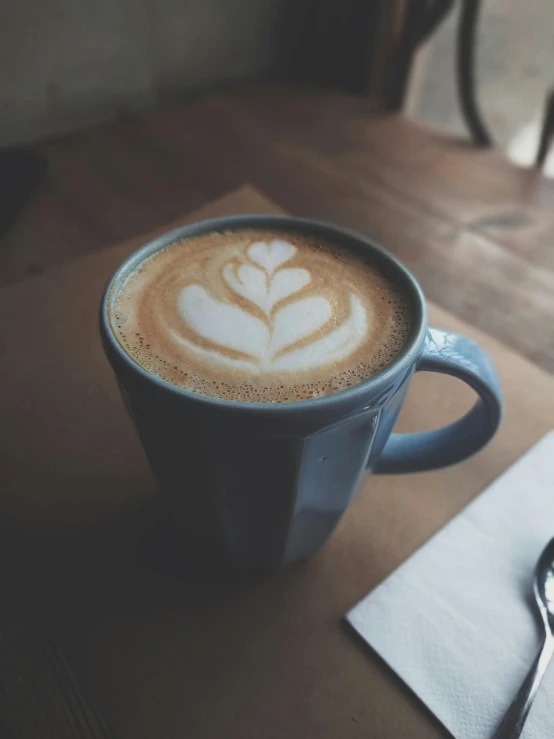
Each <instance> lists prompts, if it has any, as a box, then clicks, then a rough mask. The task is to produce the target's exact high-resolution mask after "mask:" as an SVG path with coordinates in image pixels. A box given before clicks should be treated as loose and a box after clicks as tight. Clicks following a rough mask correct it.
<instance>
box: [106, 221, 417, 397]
mask: <svg viewBox="0 0 554 739" xmlns="http://www.w3.org/2000/svg"><path fill="white" fill-rule="evenodd" d="M114 297H115V301H114V303H113V307H112V312H111V315H110V321H111V325H112V329H113V331H114V334H115V335H116V337H117V339H118V341H119V343H120V345H121V346H122V347H123V349H124V350H125V352H127V354H128V355H129V356H130V357H131V358H132V359H134V360H135V362H137V363H138V364H139V365H141V366H142V367H143V368H144V369H146V370H147V371H148V372H151V373H153V374H155V375H158V376H159V377H161V378H163V379H164V380H167V381H168V382H170V383H173V384H174V385H177V386H179V387H182V388H184V389H186V390H189V391H192V392H195V393H200V394H203V395H208V396H212V397H217V398H222V399H225V400H235V401H242V402H266V403H267V402H269V403H272V402H273V403H286V402H291V401H297V400H306V399H309V398H315V397H320V396H323V395H330V394H332V393H334V392H337V391H339V390H344V389H346V388H348V387H350V386H352V385H356V384H358V383H360V382H363V381H364V380H366V379H368V378H369V377H371V376H372V375H374V374H375V373H377V372H379V371H380V370H381V369H383V368H384V367H386V366H387V365H388V364H390V363H391V362H392V361H393V360H394V358H395V357H396V356H397V355H398V353H399V352H400V351H401V350H402V348H403V346H404V345H405V343H406V341H407V339H408V336H409V334H410V329H411V307H410V301H409V298H408V296H407V295H406V294H405V293H403V292H402V290H401V289H400V288H399V287H398V286H397V285H395V284H393V283H392V282H390V281H389V280H388V279H387V278H386V277H385V276H384V275H383V274H381V273H380V272H379V271H378V270H377V269H375V268H374V267H373V266H372V264H371V262H370V261H369V258H368V261H365V260H364V258H363V256H360V255H356V254H353V253H351V252H349V251H347V250H343V249H341V248H339V247H337V246H334V245H332V244H330V243H326V242H324V241H321V240H319V239H314V238H313V237H311V236H309V235H303V234H296V233H289V232H282V233H281V232H277V231H266V230H261V229H260V230H236V231H228V232H211V233H207V234H203V235H200V236H196V237H192V238H189V239H184V240H182V241H178V242H176V243H174V244H171V245H170V246H167V247H165V248H163V249H161V250H159V251H157V252H155V253H154V254H152V255H151V256H150V257H147V258H146V259H145V260H144V261H143V262H141V263H140V264H139V266H138V267H137V268H136V269H135V270H134V271H133V272H132V273H131V274H130V275H129V277H128V278H127V279H126V281H125V282H124V284H123V285H122V286H121V287H120V288H119V291H118V293H117V295H115V296H114Z"/></svg>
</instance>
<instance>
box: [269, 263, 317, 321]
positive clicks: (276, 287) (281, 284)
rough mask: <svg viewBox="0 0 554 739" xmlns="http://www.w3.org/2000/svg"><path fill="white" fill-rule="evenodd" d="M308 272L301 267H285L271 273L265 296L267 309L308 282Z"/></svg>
mask: <svg viewBox="0 0 554 739" xmlns="http://www.w3.org/2000/svg"><path fill="white" fill-rule="evenodd" d="M310 279H311V278H310V273H309V272H308V270H307V269H303V268H302V267H285V268H284V269H280V270H279V271H278V272H277V273H276V274H274V275H273V278H272V280H271V284H270V287H269V295H268V296H267V303H266V306H267V311H268V312H269V311H271V309H272V308H273V306H274V305H275V304H276V303H278V302H279V301H280V300H283V299H284V298H288V297H290V296H291V295H294V293H297V292H298V291H299V290H302V288H303V287H306V285H307V284H308V283H309V282H310Z"/></svg>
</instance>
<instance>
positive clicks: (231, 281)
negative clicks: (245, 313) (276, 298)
mask: <svg viewBox="0 0 554 739" xmlns="http://www.w3.org/2000/svg"><path fill="white" fill-rule="evenodd" d="M223 279H224V280H225V282H226V283H227V284H228V285H229V287H230V288H231V290H234V291H235V292H236V293H237V295H241V296H242V297H243V298H246V299H247V300H250V301H251V302H252V303H254V304H255V305H257V306H258V307H259V308H261V309H262V310H264V311H265V309H266V303H267V297H268V285H267V275H266V273H265V272H264V271H263V270H261V269H258V267H252V266H251V265H249V264H241V265H240V267H239V268H238V269H235V265H233V264H230V263H227V264H226V265H225V266H224V267H223Z"/></svg>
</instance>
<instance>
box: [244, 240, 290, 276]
mask: <svg viewBox="0 0 554 739" xmlns="http://www.w3.org/2000/svg"><path fill="white" fill-rule="evenodd" d="M246 253H247V254H248V256H249V257H250V259H251V260H252V261H253V262H255V263H256V264H257V265H258V266H260V267H262V268H263V269H265V271H266V272H267V273H268V274H269V275H272V274H273V273H274V272H275V270H276V269H277V267H280V266H281V264H284V263H285V262H287V261H288V260H289V259H291V257H293V256H294V255H295V254H296V247H295V246H293V245H292V244H289V243H287V242H286V241H282V240H281V239H273V241H270V242H269V244H268V243H266V242H264V241H257V242H256V243H255V244H251V245H250V246H249V247H248V251H247V252H246Z"/></svg>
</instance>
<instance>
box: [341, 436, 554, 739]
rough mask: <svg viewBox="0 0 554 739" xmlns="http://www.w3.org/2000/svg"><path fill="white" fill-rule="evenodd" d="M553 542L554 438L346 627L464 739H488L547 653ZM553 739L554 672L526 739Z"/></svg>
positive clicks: (409, 564) (392, 578) (350, 617)
mask: <svg viewBox="0 0 554 739" xmlns="http://www.w3.org/2000/svg"><path fill="white" fill-rule="evenodd" d="M552 537H554V432H550V433H549V434H548V435H547V436H545V437H544V438H543V439H542V440H541V441H540V442H539V443H538V444H537V445H536V446H534V447H533V448H532V449H531V450H530V451H529V452H527V453H526V454H525V455H524V456H523V457H522V458H521V459H520V460H518V462H516V464H514V465H513V467H511V468H510V469H509V470H508V471H507V472H505V473H504V474H503V475H502V476H501V477H500V478H499V479H498V480H496V481H495V482H494V483H493V484H492V485H491V486H490V487H489V488H488V489H487V490H486V491H485V492H484V493H482V494H481V495H480V496H479V497H478V498H477V499H476V500H475V501H473V502H472V503H471V504H470V505H469V506H467V508H466V509H465V510H463V511H462V512H461V513H460V514H459V515H458V516H457V517H456V518H455V519H454V520H452V521H451V522H450V523H449V524H447V525H446V526H445V527H444V528H443V529H441V531H439V532H438V533H437V534H436V535H435V536H434V537H433V538H432V539H430V540H429V541H428V542H427V543H426V544H425V545H424V546H423V547H421V549H419V550H418V551H416V552H415V554H413V555H412V556H411V557H410V558H409V559H408V560H407V561H406V562H405V563H404V564H402V565H401V566H400V567H399V568H398V569H397V570H396V571H395V572H394V573H393V574H392V575H391V576H390V577H389V578H387V580H385V581H384V582H383V583H382V584H381V585H379V586H378V587H377V588H375V590H374V591H373V592H371V593H370V594H369V595H368V596H367V597H366V598H364V600H362V601H361V602H360V603H358V605H357V606H356V607H355V608H353V609H352V610H351V611H350V612H349V613H348V614H347V616H346V618H347V619H348V621H349V622H350V623H351V624H352V626H353V627H354V628H355V629H356V631H358V632H359V633H360V635H361V636H362V637H363V638H364V639H365V640H366V641H367V642H368V644H370V646H371V647H372V648H373V649H374V650H375V651H376V652H377V653H378V654H379V655H380V656H381V657H382V658H383V659H384V660H385V661H386V662H387V663H388V664H389V665H390V667H392V669H393V670H394V671H395V672H396V673H397V674H398V675H399V677H400V678H402V680H403V681H404V682H405V683H406V684H407V685H408V686H409V687H410V688H411V689H412V690H413V691H414V693H416V694H417V695H418V696H419V698H420V699H421V700H422V701H423V702H424V703H425V704H426V705H427V706H428V707H429V708H430V709H431V711H432V712H433V713H434V714H435V715H436V716H437V718H438V719H439V720H440V721H442V723H443V724H444V725H445V726H446V728H447V729H449V730H450V731H451V732H452V734H453V735H454V736H455V737H456V739H481V738H482V739H488V738H489V737H492V736H493V735H494V732H495V730H496V729H497V727H498V725H499V724H500V721H501V719H502V717H503V715H504V712H505V711H506V710H507V708H508V706H509V705H510V703H511V701H512V699H513V697H514V696H515V694H516V692H517V690H518V689H519V686H520V684H521V681H522V680H523V678H524V677H525V675H526V673H527V670H528V668H529V666H530V665H531V663H532V661H533V659H534V657H535V655H536V652H537V650H538V649H539V646H540V644H541V637H540V633H541V632H540V630H539V628H538V625H537V621H536V619H535V616H534V611H533V610H532V605H531V603H532V601H531V596H532V591H531V583H532V576H533V571H534V568H535V564H536V561H537V559H538V557H539V555H540V553H541V551H542V550H543V548H544V546H545V545H546V544H547V542H548V541H549V540H550V539H551V538H552ZM523 737H525V739H552V737H554V664H552V665H551V667H550V670H549V672H548V673H547V675H546V676H545V679H544V680H543V683H542V685H541V688H540V691H539V693H538V696H537V698H536V700H535V703H534V704H533V708H532V709H531V713H530V714H529V718H528V719H527V723H526V725H525V729H524V732H523Z"/></svg>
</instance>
